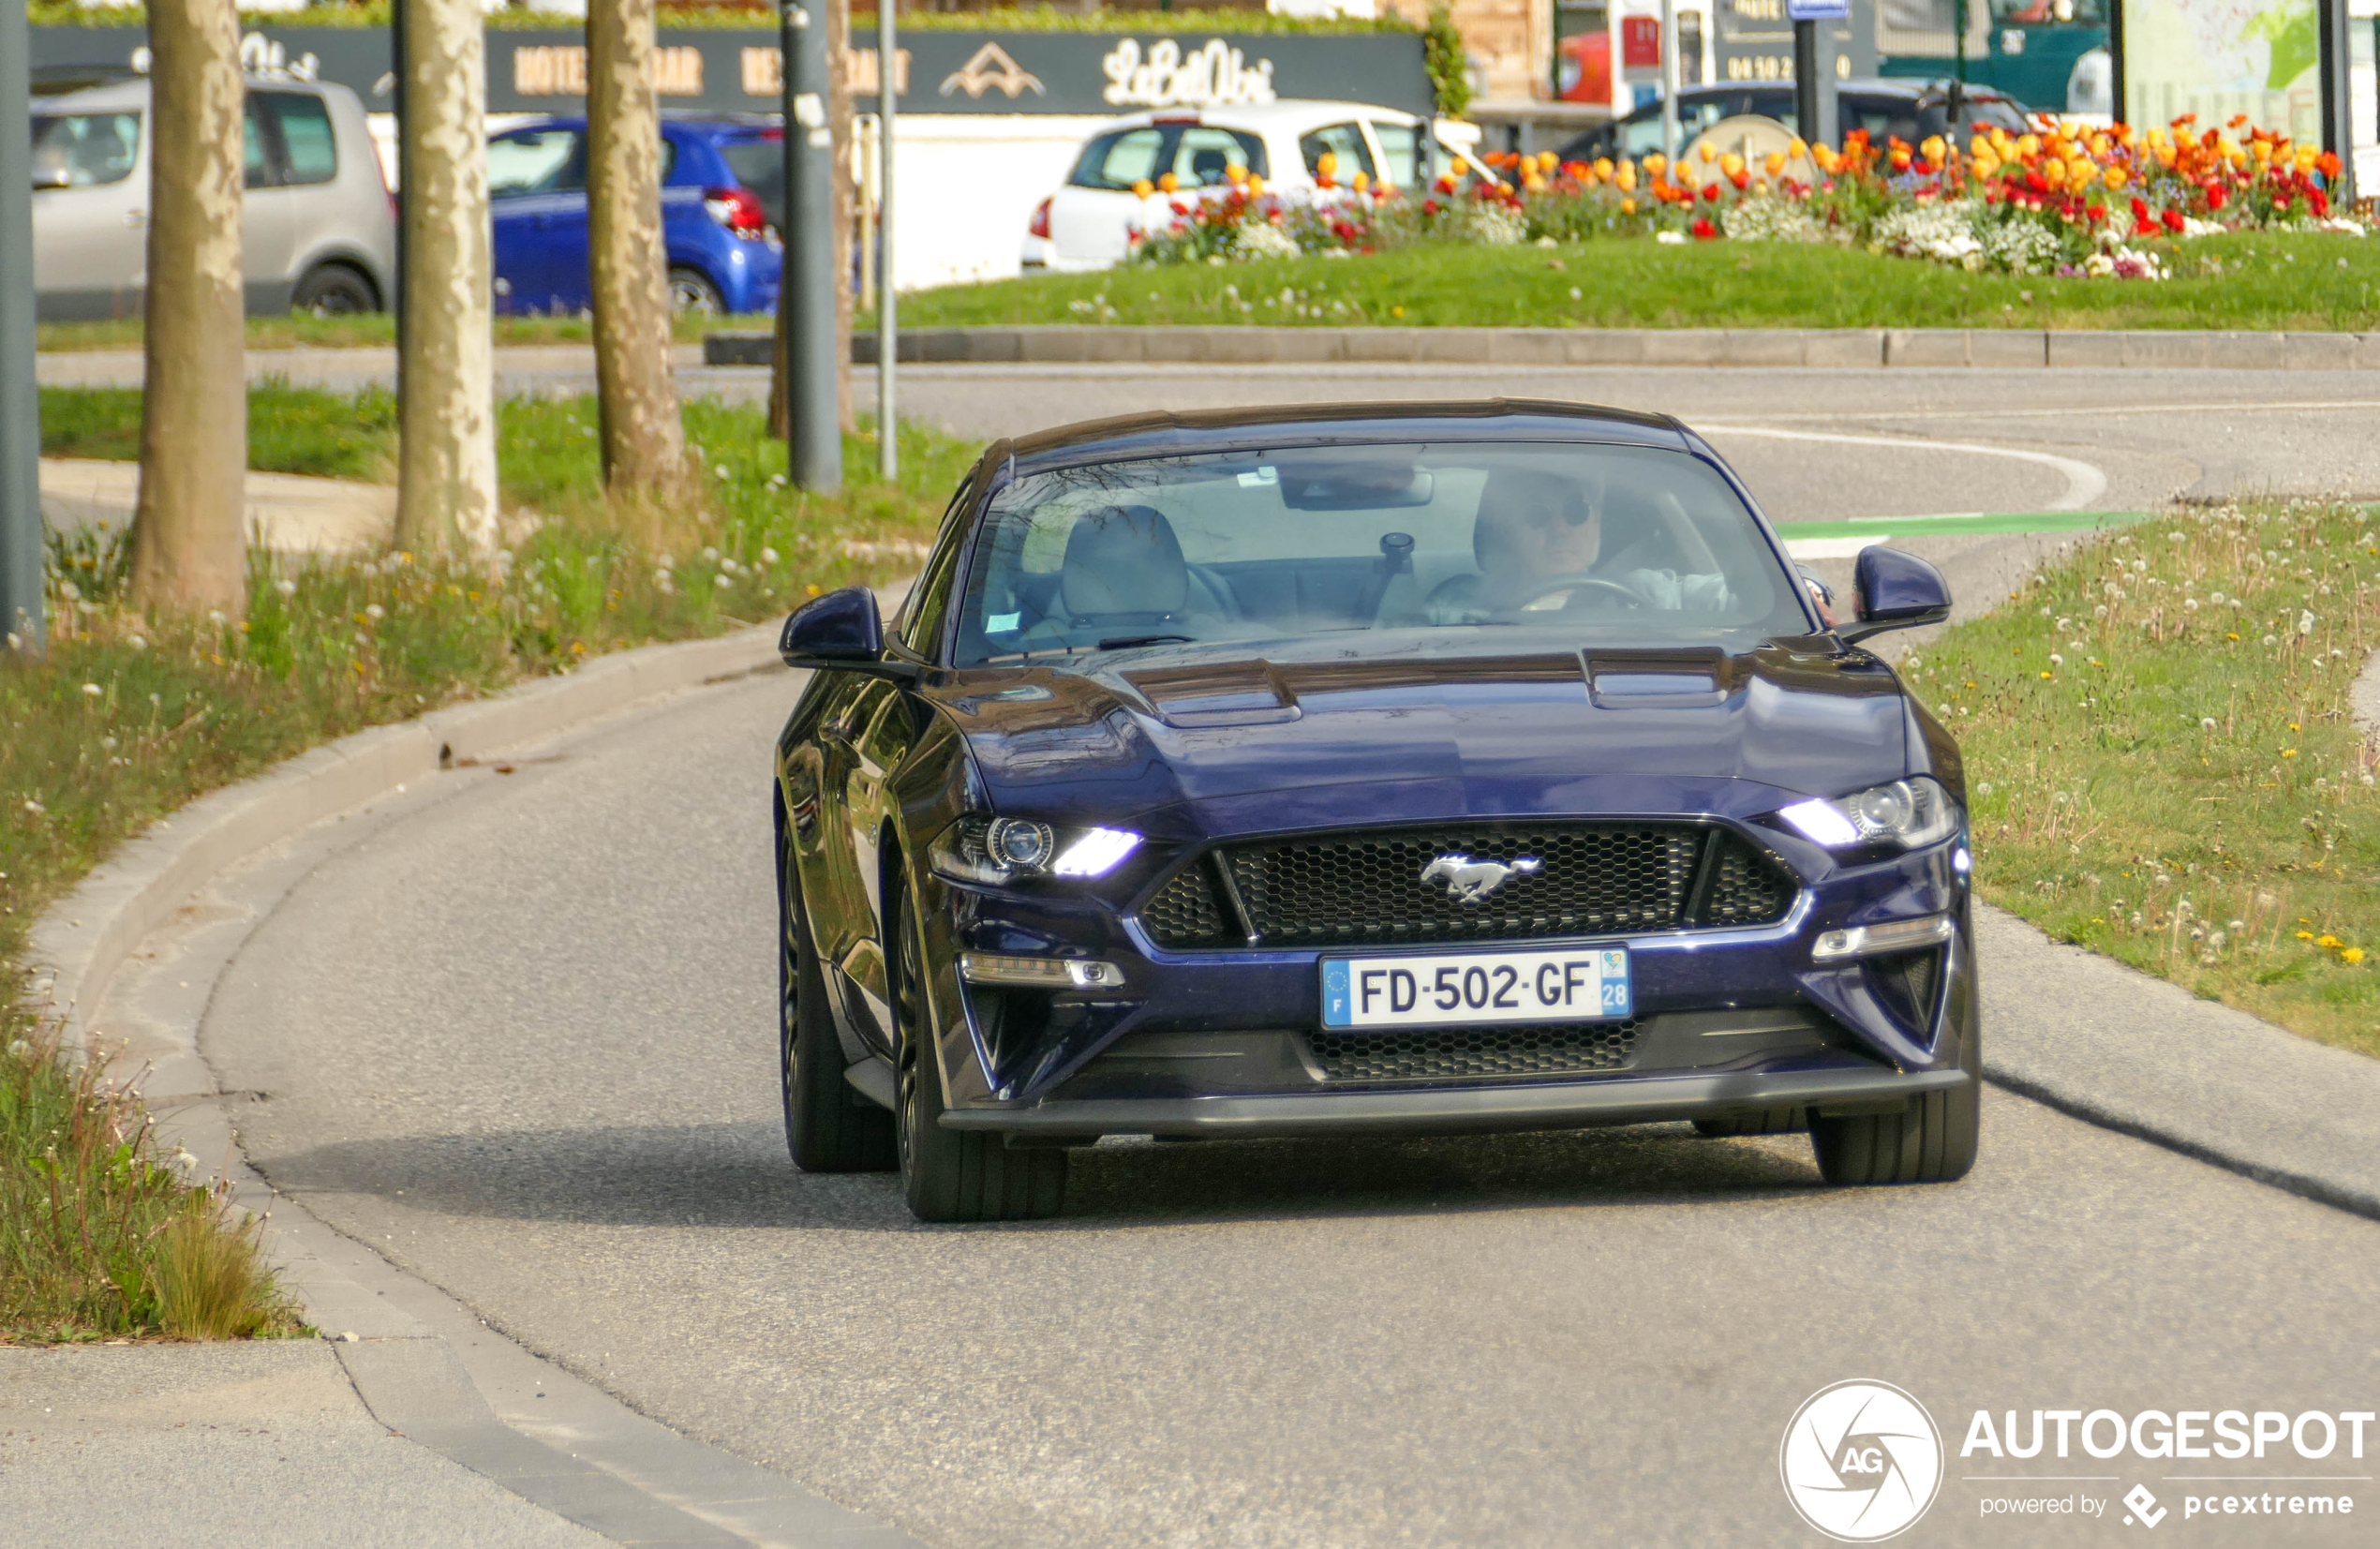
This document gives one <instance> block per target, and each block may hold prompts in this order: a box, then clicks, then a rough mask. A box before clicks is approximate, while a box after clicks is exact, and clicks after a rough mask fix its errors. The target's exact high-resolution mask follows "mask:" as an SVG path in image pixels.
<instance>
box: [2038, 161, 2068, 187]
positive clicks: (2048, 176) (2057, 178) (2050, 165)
mask: <svg viewBox="0 0 2380 1549" xmlns="http://www.w3.org/2000/svg"><path fill="white" fill-rule="evenodd" d="M2041 175H2042V177H2043V178H2044V179H2045V181H2046V182H2047V183H2048V184H2049V186H2051V187H2053V188H2055V187H2057V186H2059V185H2060V184H2061V183H2063V182H2065V181H2066V164H2065V163H2064V162H2062V161H2045V162H2043V163H2042V164H2041Z"/></svg>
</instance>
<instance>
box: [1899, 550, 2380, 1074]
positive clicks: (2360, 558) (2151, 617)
mask: <svg viewBox="0 0 2380 1549" xmlns="http://www.w3.org/2000/svg"><path fill="white" fill-rule="evenodd" d="M2370 523H2371V513H2370V511H2369V510H2367V509H2365V508H2361V507H2352V506H2335V505H2317V504H2307V503H2294V504H2287V505H2281V504H2275V505H2257V506H2251V507H2247V508H2244V509H2243V508H2239V507H2224V508H2221V509H2218V510H2214V511H2210V512H2188V513H2176V514H2170V515H2168V516H2166V517H2164V518H2161V519H2158V520H2155V521H2152V522H2149V523H2145V524H2142V525H2139V526H2136V527H2134V528H2131V529H2128V530H2125V531H2122V532H2119V533H2115V534H2111V535H2108V536H2106V537H2104V538H2099V539H2096V540H2091V541H2087V542H2086V543H2085V544H2083V546H2082V547H2081V548H2080V549H2079V550H2078V551H2077V552H2076V553H2075V554H2074V555H2072V556H2071V557H2069V558H2068V559H2065V560H2064V561H2062V562H2060V563H2059V564H2057V565H2055V566H2052V567H2050V568H2049V569H2048V570H2046V571H2045V573H2043V574H2042V575H2041V576H2040V577H2038V578H2037V579H2036V580H2034V581H2033V582H2032V583H2030V585H2029V586H2028V587H2027V588H2026V589H2025V590H2024V591H2023V592H2021V593H2019V594H2017V596H2016V598H2015V599H2014V600H2013V601H2012V602H2011V603H2009V604H2008V605H2007V606H2005V607H2004V608H2002V609H2001V610H1999V611H1997V612H1995V613H1993V614H1992V615H1990V616H1988V617H1986V618H1980V619H1976V620H1974V621H1972V622H1970V623H1967V624H1964V625H1961V626H1959V627H1958V628H1957V629H1955V630H1952V631H1950V632H1948V633H1945V634H1944V636H1943V637H1942V638H1941V640H1939V641H1937V642H1936V643H1935V644H1934V645H1933V646H1931V647H1930V648H1926V649H1923V650H1921V651H1918V652H1916V653H1913V654H1912V655H1911V657H1910V658H1909V659H1908V660H1907V661H1906V662H1904V663H1903V664H1902V673H1903V676H1904V678H1905V680H1906V681H1908V682H1909V683H1910V685H1911V688H1912V689H1913V690H1915V691H1916V692H1917V693H1920V694H1922V695H1923V696H1924V698H1925V699H1926V703H1927V704H1929V705H1931V706H1932V707H1934V710H1935V713H1936V714H1937V715H1938V716H1940V717H1941V719H1942V720H1943V721H1944V722H1947V723H1948V724H1949V725H1950V726H1951V727H1952V729H1953V730H1954V731H1955V732H1956V734H1957V735H1958V737H1959V739H1960V742H1961V744H1962V745H1963V747H1964V749H1965V752H1966V757H1967V782H1968V791H1969V796H1970V798H1971V804H1972V808H1973V812H1972V818H1973V825H1974V836H1975V840H1976V860H1977V871H1978V876H1979V878H1980V880H1981V883H1982V888H1983V894H1984V896H1985V897H1986V898H1987V899H1989V900H1990V901H1992V902H1994V903H1997V904H1999V905H2001V907H2003V908H2005V909H2008V910H2010V911H2012V912H2014V913H2016V914H2017V915H2020V916H2023V917H2025V918H2026V919H2029V920H2031V921H2032V922H2033V923H2034V924H2036V925H2038V926H2040V927H2042V928H2043V929H2044V930H2045V931H2048V932H2049V933H2050V934H2051V935H2052V936H2055V937H2057V938H2058V939H2060V940H2061V941H2068V942H2073V943H2075V944H2077V945H2079V946H2088V947H2090V948H2091V949H2092V950H2094V951H2098V952H2104V953H2105V954H2107V955H2108V956H2110V957H2114V958H2117V959H2120V961H2124V962H2127V963H2130V964H2132V965H2133V966H2134V967H2135V968H2139V969H2143V970H2146V971H2147V972H2149V973H2152V974H2157V975H2161V976H2164V977H2165V978H2169V979H2172V980H2174V981H2175V982H2176V983H2178V984H2180V985H2182V986H2183V987H2184V988H2186V989H2188V990H2192V991H2193V992H2194V993H2196V994H2199V995H2202V996H2205V997H2208V998H2209V999H2214V1000H2221V1001H2224V1002H2225V1003H2226V1004H2228V1005H2236V1006H2239V1008H2240V1009H2242V1010H2245V1011H2251V1012H2254V1014H2255V1015H2257V1016H2259V1017H2263V1018H2265V1019H2266V1020H2270V1021H2274V1022H2278V1023H2279V1024H2281V1025H2282V1026H2283V1027H2286V1028H2289V1029H2291V1030H2293V1031H2295V1032H2298V1033H2300V1034H2303V1035H2306V1036H2308V1037H2313V1038H2318V1039H2321V1040H2322V1041H2324V1042H2326V1043H2332V1044H2337V1045H2339V1046H2341V1047H2343V1048H2347V1049H2353V1050H2360V1051H2361V1052H2363V1053H2366V1054H2380V975H2376V974H2375V969H2380V958H2375V957H2374V956H2373V955H2372V954H2373V953H2375V952H2380V886H2375V884H2380V789H2375V786H2374V779H2375V775H2380V737H2373V736H2372V735H2370V734H2367V733H2365V732H2363V731H2361V730H2360V729H2359V728H2358V726H2357V725H2356V723H2355V721H2354V718H2353V716H2352V714H2351V712H2350V709H2349V706H2348V688H2349V685H2350V684H2351V683H2352V682H2353V681H2354V679H2355V678H2356V675H2357V674H2358V671H2360V670H2361V668H2362V666H2363V663H2364V662H2365V661H2366V660H2367V659H2368V658H2369V657H2370V656H2371V654H2372V651H2373V647H2374V645H2375V644H2380V542H2375V537H2374V533H2373V528H2372V527H2371V525H2370Z"/></svg>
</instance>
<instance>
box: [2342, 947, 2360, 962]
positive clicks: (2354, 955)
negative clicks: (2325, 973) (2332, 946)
mask: <svg viewBox="0 0 2380 1549" xmlns="http://www.w3.org/2000/svg"><path fill="white" fill-rule="evenodd" d="M2339 961H2341V962H2343V963H2348V964H2354V963H2358V962H2361V961H2363V948H2362V947H2360V946H2350V947H2348V948H2347V949H2346V950H2345V951H2343V952H2342V953H2340V954H2339Z"/></svg>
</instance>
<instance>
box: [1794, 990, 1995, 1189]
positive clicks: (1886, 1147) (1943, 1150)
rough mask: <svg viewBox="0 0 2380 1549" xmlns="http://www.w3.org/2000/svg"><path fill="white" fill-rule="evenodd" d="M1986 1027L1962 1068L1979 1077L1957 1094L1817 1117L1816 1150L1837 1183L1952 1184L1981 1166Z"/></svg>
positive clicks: (1963, 1056) (1970, 1040) (1812, 1136)
mask: <svg viewBox="0 0 2380 1549" xmlns="http://www.w3.org/2000/svg"><path fill="white" fill-rule="evenodd" d="M1983 1041H1984V1040H1983V1032H1982V1030H1981V1029H1980V1028H1974V1029H1971V1030H1970V1031H1969V1032H1968V1034H1967V1047H1966V1048H1964V1049H1962V1050H1959V1053H1958V1068H1959V1069H1961V1070H1963V1071H1965V1072H1966V1073H1967V1074H1968V1075H1969V1076H1970V1077H1971V1078H1973V1080H1970V1081H1969V1082H1968V1084H1967V1085H1966V1086H1964V1087H1962V1088H1960V1089H1959V1090H1958V1091H1956V1092H1931V1093H1927V1094H1926V1095H1925V1096H1923V1097H1920V1098H1918V1099H1917V1101H1915V1102H1914V1103H1911V1105H1910V1106H1909V1109H1908V1110H1907V1111H1905V1112H1900V1113H1858V1114H1849V1115H1846V1116H1845V1117H1843V1118H1839V1119H1829V1118H1825V1117H1823V1116H1821V1117H1818V1118H1814V1119H1812V1120H1811V1121H1810V1126H1809V1140H1810V1149H1811V1150H1812V1151H1814V1152H1816V1153H1817V1154H1818V1170H1819V1173H1820V1174H1821V1175H1822V1177H1824V1178H1825V1180H1826V1181H1827V1182H1828V1183H1830V1184H1947V1183H1950V1182H1952V1181H1954V1180H1956V1179H1959V1178H1964V1177H1966V1176H1967V1169H1970V1168H1971V1167H1973V1166H1974V1165H1975V1147H1976V1144H1977V1142H1978V1141H1979V1140H1980V1139H1981V1138H1982V1134H1983V1118H1984V1093H1983V1071H1984V1061H1983Z"/></svg>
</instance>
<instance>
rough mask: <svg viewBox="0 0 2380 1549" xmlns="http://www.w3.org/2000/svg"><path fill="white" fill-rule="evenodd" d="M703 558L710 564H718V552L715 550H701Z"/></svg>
mask: <svg viewBox="0 0 2380 1549" xmlns="http://www.w3.org/2000/svg"><path fill="white" fill-rule="evenodd" d="M703 558H704V559H707V560H709V561H710V562H711V563H712V564H717V563H719V550H717V549H715V548H707V549H705V550H703Z"/></svg>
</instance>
